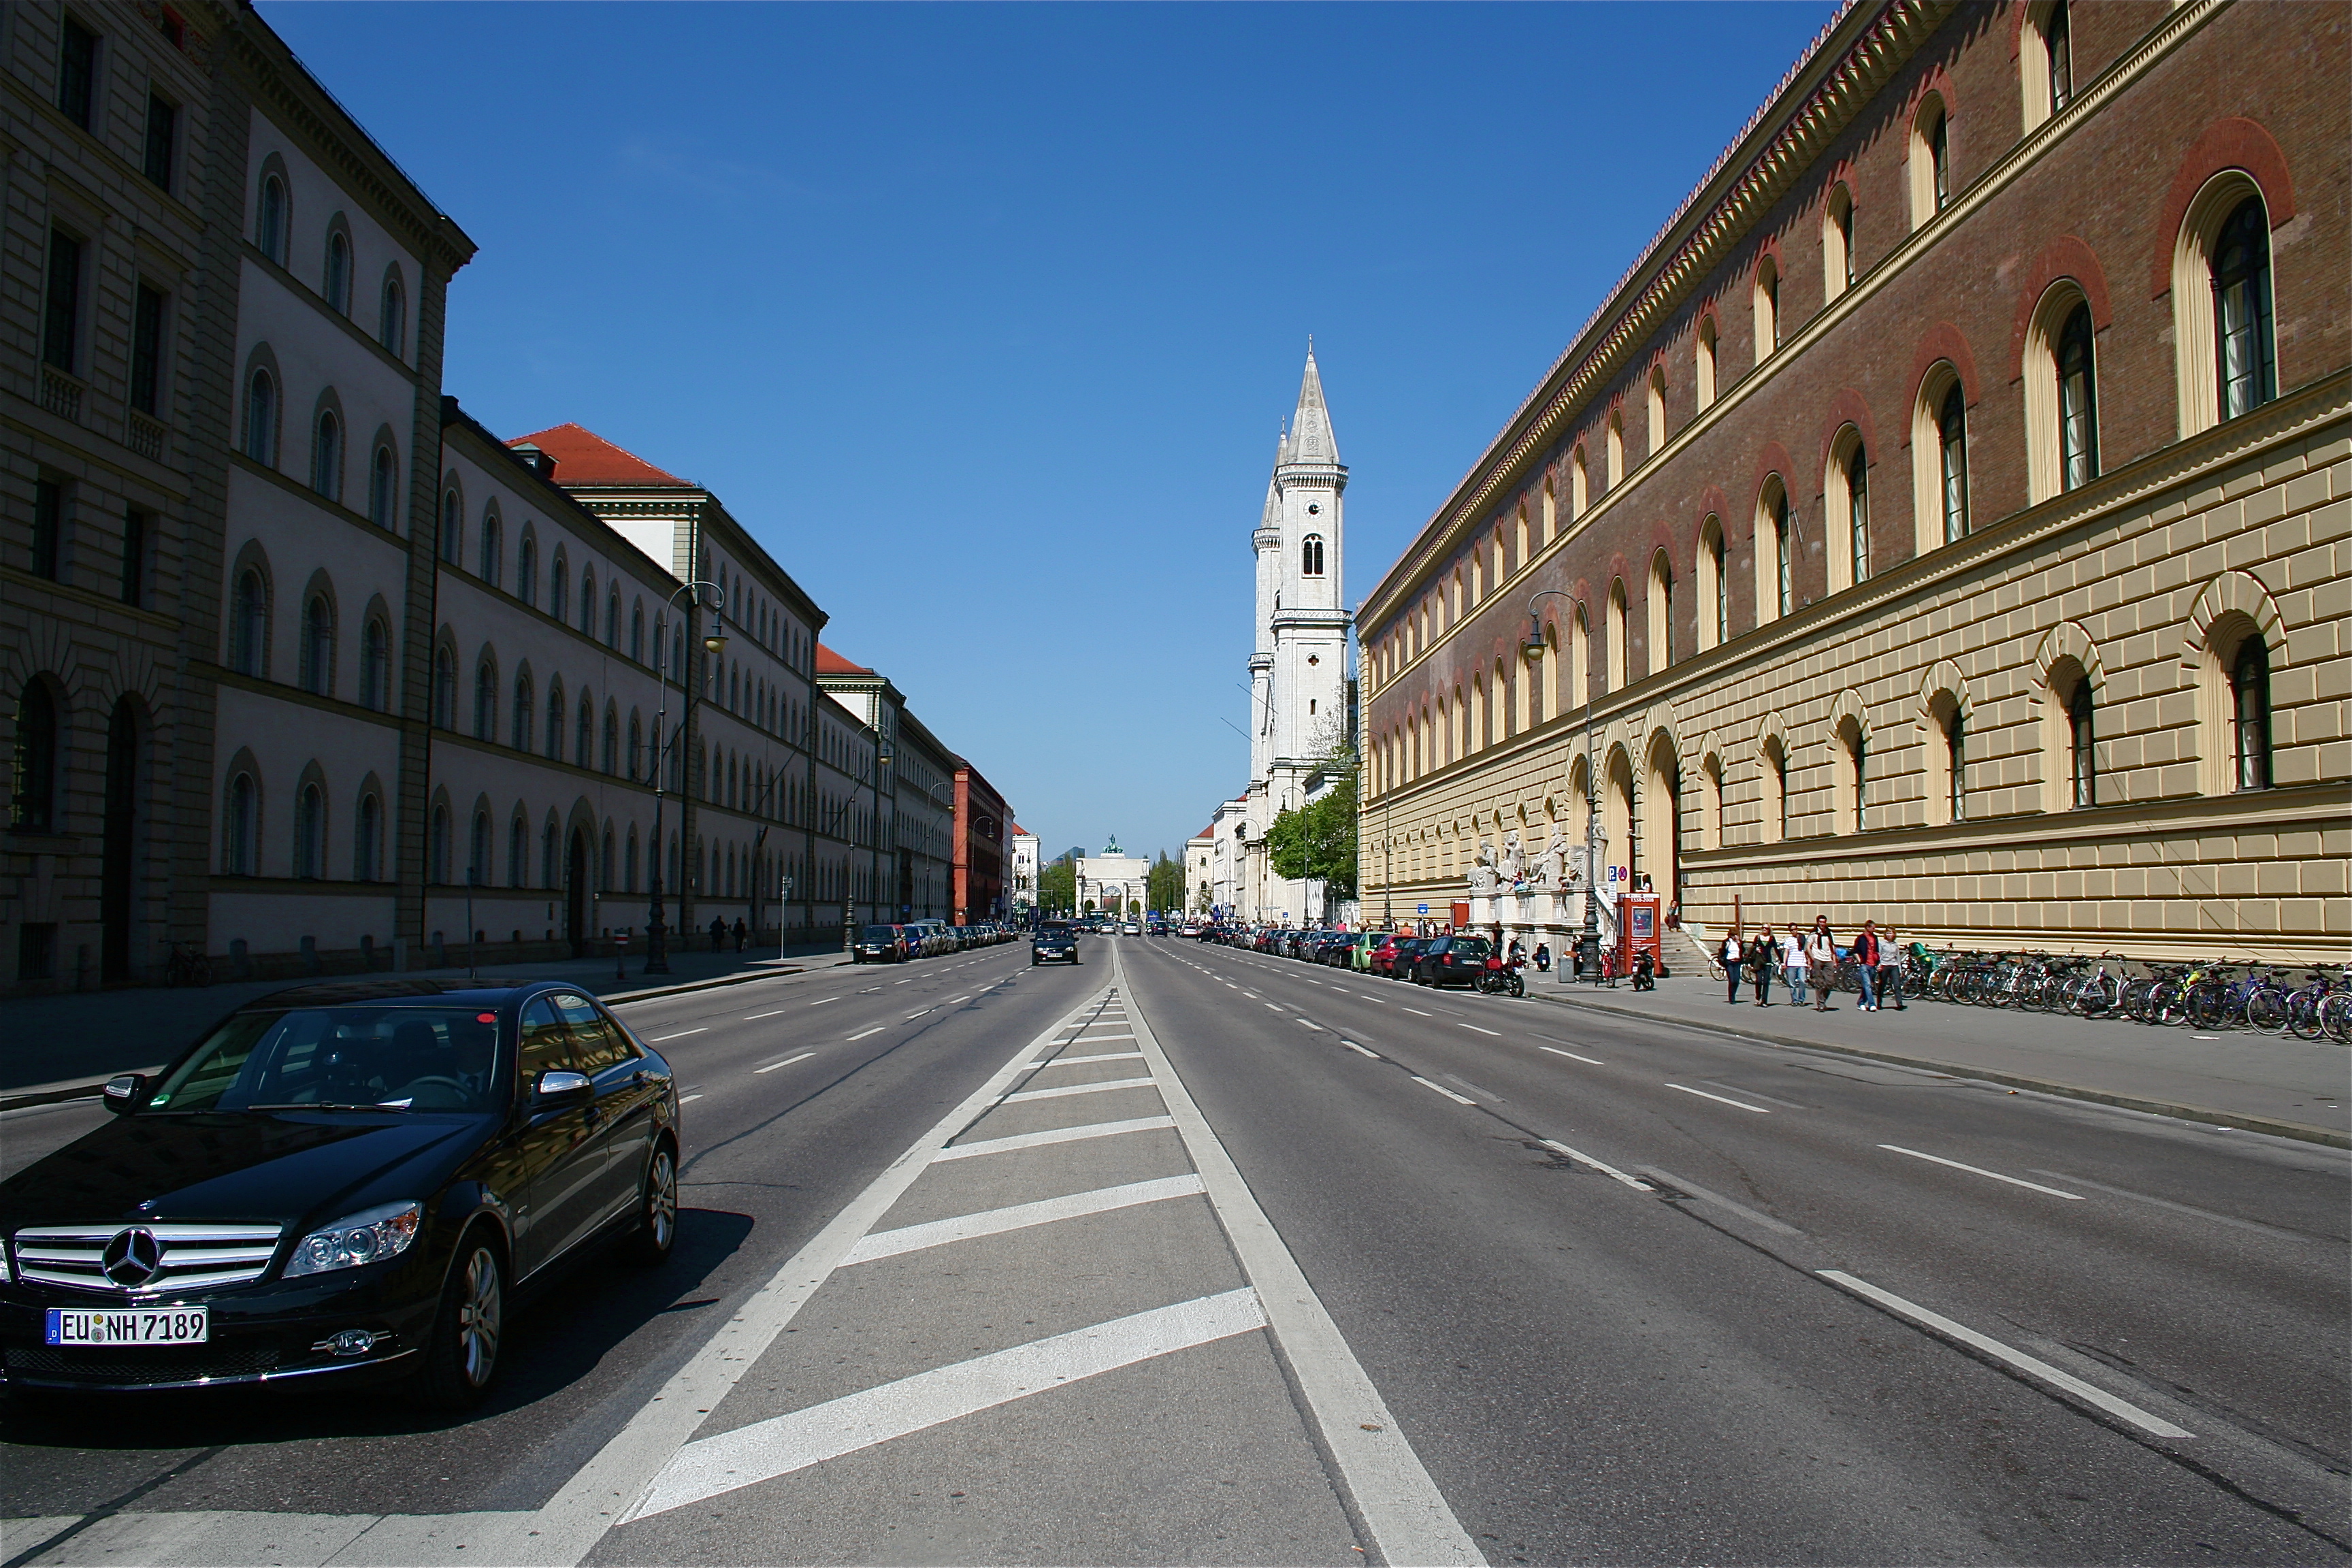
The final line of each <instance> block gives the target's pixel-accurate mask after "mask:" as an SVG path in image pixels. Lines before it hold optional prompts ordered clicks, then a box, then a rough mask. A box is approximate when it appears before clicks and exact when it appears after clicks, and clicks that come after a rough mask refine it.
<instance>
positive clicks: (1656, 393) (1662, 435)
mask: <svg viewBox="0 0 2352 1568" xmlns="http://www.w3.org/2000/svg"><path fill="white" fill-rule="evenodd" d="M1648 412H1649V421H1650V430H1649V438H1650V451H1651V452H1652V454H1655V453H1656V452H1657V451H1658V449H1659V448H1660V447H1664V445H1665V444H1666V373H1665V371H1664V368H1663V367H1661V366H1657V365H1652V366H1651V367H1650V396H1649V404H1648Z"/></svg>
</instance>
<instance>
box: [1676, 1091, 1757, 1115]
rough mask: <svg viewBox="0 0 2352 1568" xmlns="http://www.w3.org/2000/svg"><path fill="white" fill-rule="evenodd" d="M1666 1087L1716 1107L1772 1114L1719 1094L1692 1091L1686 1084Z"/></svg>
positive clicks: (1743, 1101) (1744, 1101)
mask: <svg viewBox="0 0 2352 1568" xmlns="http://www.w3.org/2000/svg"><path fill="white" fill-rule="evenodd" d="M1666 1087H1667V1088H1668V1089H1681V1090H1682V1091H1683V1092H1684V1093H1685V1094H1695V1095H1697V1096H1698V1097H1699V1098H1700V1099H1701V1100H1714V1101H1715V1102H1716V1103H1717V1104H1718V1105H1736V1106H1738V1107H1739V1109H1740V1110H1752V1111H1754V1112H1755V1113H1756V1114H1757V1115H1759V1116H1769V1115H1771V1114H1772V1113H1771V1112H1770V1111H1769V1110H1765V1109H1764V1108H1763V1107H1762V1106H1760V1105H1750V1104H1748V1102H1747V1101H1746V1100H1726V1099H1724V1098H1723V1096H1721V1095H1719V1094H1709V1093H1707V1091H1706V1090H1705V1089H1692V1088H1691V1087H1689V1086H1688V1085H1687V1084H1679V1083H1670V1084H1668V1085H1666Z"/></svg>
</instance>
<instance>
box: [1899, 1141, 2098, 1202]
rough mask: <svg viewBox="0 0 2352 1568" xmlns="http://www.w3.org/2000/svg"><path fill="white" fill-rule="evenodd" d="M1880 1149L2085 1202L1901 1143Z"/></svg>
mask: <svg viewBox="0 0 2352 1568" xmlns="http://www.w3.org/2000/svg"><path fill="white" fill-rule="evenodd" d="M1879 1147H1880V1148H1882V1149H1885V1150H1889V1151H1891V1152H1895V1153H1897V1154H1908V1155H1910V1156H1911V1157H1912V1158H1913V1159H1914V1160H1927V1161H1931V1162H1933V1163H1936V1164H1938V1165H1949V1166H1950V1167H1951V1168H1952V1169H1953V1170H1955V1171H1966V1172H1968V1173H1970V1174H1971V1175H1978V1176H1990V1177H1991V1178H1992V1179H1993V1180H1994V1181H1996V1182H2007V1183H2008V1184H2010V1185H2011V1186H2012V1187H2031V1188H2032V1190H2033V1191H2035V1192H2037V1193H2048V1194H2050V1195H2051V1196H2052V1197H2053V1198H2066V1199H2069V1200H2071V1201H2073V1202H2074V1203H2078V1204H2079V1203H2081V1202H2083V1201H2084V1199H2083V1194H2080V1193H2062V1192H2060V1191H2059V1190H2058V1189H2057V1188H2056V1187H2045V1186H2043V1185H2042V1184H2041V1183H2040V1182H2029V1181H2027V1180H2026V1179H2025V1178H2024V1177H2022V1176H2004V1175H2002V1174H2001V1173H2000V1172H1999V1171H1988V1170H1986V1169H1985V1168H1984V1167H1983V1166H1981V1165H1963V1164H1961V1163H1959V1162H1958V1160H1947V1159H1945V1158H1944V1157H1943V1156H1942V1155H1941V1154H1922V1153H1921V1152H1919V1151H1918V1150H1916V1149H1906V1148H1905V1147H1903V1145H1901V1144H1900V1143H1881V1144H1880V1145H1879Z"/></svg>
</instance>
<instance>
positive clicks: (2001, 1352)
mask: <svg viewBox="0 0 2352 1568" xmlns="http://www.w3.org/2000/svg"><path fill="white" fill-rule="evenodd" d="M1880 1146H1881V1147H1882V1148H1883V1147H1885V1145H1884V1144H1882V1145H1880ZM1815 1272H1817V1273H1818V1274H1820V1275H1821V1277H1822V1279H1827V1280H1829V1281H1830V1282H1831V1283H1832V1284H1834V1285H1841V1286H1843V1287H1844V1288H1845V1289H1848V1290H1851V1291H1853V1293H1854V1294H1855V1295H1857V1296H1860V1297H1862V1298H1863V1299H1864V1300H1868V1301H1874V1302H1876V1303H1877V1304H1878V1305H1880V1306H1882V1307H1884V1308H1885V1309H1886V1310H1888V1311H1890V1312H1895V1313H1897V1314H1899V1315H1901V1316H1903V1317H1906V1318H1908V1319H1910V1320H1911V1321H1913V1322H1915V1323H1924V1324H1926V1325H1927V1327H1929V1328H1931V1329H1933V1330H1935V1331H1937V1333H1939V1334H1944V1335H1947V1336H1948V1337H1950V1338H1952V1339H1956V1340H1958V1341H1959V1342H1961V1343H1962V1344H1965V1345H1973V1346H1975V1347H1976V1348H1977V1349H1978V1350H1980V1351H1982V1352H1985V1353H1986V1354H1988V1355H1991V1356H1998V1357H1999V1358H2000V1359H2001V1360H2002V1361H2005V1362H2007V1363H2009V1364H2010V1365H2011V1366H2013V1367H2015V1368H2017V1370H2018V1371H2020V1372H2022V1373H2031V1374H2032V1376H2035V1377H2038V1378H2040V1379H2042V1382H2044V1383H2049V1384H2056V1385H2057V1386H2058V1387H2060V1388H2063V1389H2064V1390H2065V1391H2066V1392H2067V1393H2069V1394H2073V1395H2074V1397H2075V1398H2077V1399H2080V1400H2084V1401H2085V1402H2086V1403H2088V1404H2092V1405H2097V1406H2098V1407H2099V1408H2100V1409H2102V1410H2104V1411H2105V1412H2106V1413H2107V1414H2108V1415H2120V1416H2122V1417H2123V1418H2124V1419H2125V1420H2126V1421H2128V1422H2130V1423H2131V1424H2132V1425H2133V1426H2137V1427H2139V1428H2141V1429H2142V1430H2143V1431H2147V1432H2152V1433H2154V1434H2155V1435H2156V1436H2159V1437H2193V1436H2196V1435H2197V1434H2195V1433H2194V1432H2189V1431H2184V1430H2183V1429H2181V1428H2180V1427H2179V1426H2174V1425H2173V1424H2172V1423H2171V1422H2169V1421H2166V1420H2162V1419H2160V1418H2158V1417H2157V1416H2154V1415H2149V1414H2148V1413H2147V1411H2145V1410H2142V1409H2141V1408H2140V1407H2139V1406H2138V1405H2134V1404H2132V1403H2131V1402H2130V1401H2128V1400H2124V1399H2118V1398H2116V1396H2115V1395H2114V1394H2109V1393H2108V1392H2107V1391H2106V1390H2105V1389H2104V1388H2101V1387H2098V1386H2097V1385H2096V1384H2088V1383H2084V1381H2083V1380H2082V1379H2081V1378H2079V1377H2076V1376H2074V1374H2073V1373H2065V1372H2061V1371H2059V1370H2058V1369H2057V1368H2056V1367H2054V1366H2052V1365H2051V1364H2050V1363H2048V1362H2046V1361H2042V1360H2041V1359H2040V1358H2038V1357H2035V1356H2030V1355H2027V1354H2026V1353H2025V1352H2023V1351H2021V1350H2017V1349H2015V1348H2013V1347H2011V1346H2009V1345H2005V1344H2003V1343H2001V1342H2000V1341H1999V1340H1996V1339H1993V1338H1990V1336H1988V1335H1985V1334H1980V1333H1979V1332H1977V1331H1975V1330H1974V1329H1971V1328H1969V1327H1968V1326H1967V1325H1966V1324H1964V1323H1956V1322H1954V1321H1952V1320H1951V1319H1949V1318H1947V1317H1945V1316H1944V1315H1943V1314H1942V1313H1940V1312H1931V1311H1929V1310H1927V1308H1925V1307H1922V1306H1920V1305H1918V1304H1917V1303H1916V1302H1913V1301H1906V1300H1904V1299H1903V1298H1902V1297H1900V1296H1897V1295H1896V1294H1895V1292H1894V1291H1892V1290H1882V1289H1879V1288H1878V1287H1877V1286H1875V1285H1873V1284H1872V1283H1871V1282H1870V1281H1869V1280H1867V1279H1855V1278H1854V1277H1853V1275H1851V1274H1848V1273H1846V1272H1845V1271H1844V1270H1843V1269H1841V1268H1822V1269H1817V1270H1815Z"/></svg>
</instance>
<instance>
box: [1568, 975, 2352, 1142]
mask: <svg viewBox="0 0 2352 1568" xmlns="http://www.w3.org/2000/svg"><path fill="white" fill-rule="evenodd" d="M1528 996H1529V997H1530V998H1531V999H1533V1000H1536V1001H1538V1002H1549V1003H1550V1004H1551V1005H1554V1006H1556V1007H1590V1008H1591V1009H1593V1010H1594V1011H1596V1012H1601V1013H1613V1014H1615V1015H1617V1016H1619V1017H1622V1018H1639V1019H1641V1020H1642V1021H1643V1023H1647V1024H1673V1025H1677V1026H1681V1027H1683V1028H1685V1029H1704V1030H1706V1032H1707V1033H1709V1034H1711V1035H1724V1036H1727V1037H1731V1038H1734V1039H1744V1040H1762V1041H1764V1042H1766V1043H1767V1044H1769V1045H1775V1046H1787V1047H1792V1048H1794V1049H1797V1050H1804V1051H1827V1052H1829V1053H1830V1054H1832V1056H1841V1057H1859V1058H1863V1059H1864V1060H1866V1061H1879V1062H1885V1063H1888V1064H1889V1065H1891V1066H1895V1067H1906V1068H1933V1069H1934V1070H1936V1071H1937V1072H1942V1073H1949V1074H1951V1075H1952V1076H1953V1077H1955V1078H1963V1079H1977V1080H1979V1081H1980V1082H1984V1083H1997V1084H2000V1085H2002V1086H2003V1087H2004V1088H2008V1089H2032V1090H2033V1091H2035V1092H2037V1093H2041V1094H2054V1095H2057V1096H2059V1097H2060V1098H2062V1099H2065V1100H2089V1101H2090V1102H2092V1103H2093V1104H2095V1105H2112V1106H2114V1107H2115V1108H2116V1109H2117V1110H2137V1111H2142V1112H2144V1113H2146V1114H2147V1115H2150V1116H2169V1117H2171V1118H2173V1119H2175V1120H2176V1121H2201V1122H2204V1123H2206V1124H2207V1125H2208V1126H2213V1127H2234V1128H2236V1129H2237V1130H2238V1131H2241V1132H2266V1133H2268V1134H2270V1135H2271V1136H2272V1137H2273V1138H2292V1139H2294V1140H2295V1141H2296V1142H2302V1143H2324V1144H2326V1145H2327V1146H2328V1147H2329V1148H2331V1149H2352V1134H2347V1133H2342V1132H2338V1131H2336V1130H2335V1129H2333V1128H2329V1127H2314V1126H2311V1125H2310V1124H2309V1123H2307V1122H2302V1121H2282V1120H2280V1119H2279V1118H2277V1117H2271V1116H2248V1115H2244V1114H2242V1113H2241V1112H2238V1111H2234V1110H2212V1109H2210V1107H2207V1106H2202V1105H2182V1104H2179V1103H2177V1102H2175V1101H2172V1100H2143V1099H2141V1098H2139V1097H2138V1096H2137V1095H2129V1094H2116V1093H2112V1092H2110V1091H2109V1090H2106V1089H2089V1088H2085V1087H2084V1085H2082V1084H2078V1083H2061V1082H2060V1081H2058V1080H2057V1079H2047V1078H2029V1077H2027V1076H2026V1075H2024V1074H2022V1073H2003V1072H1991V1071H1988V1070H1987V1069H1985V1068H1977V1067H1969V1066H1966V1065H1964V1064H1962V1063H1958V1062H1945V1061H1937V1060H1936V1059H1935V1058H1932V1057H1906V1056H1903V1055H1901V1054H1899V1053H1897V1052H1895V1051H1872V1050H1864V1048H1863V1047H1860V1046H1841V1045H1837V1044H1835V1043H1833V1042H1832V1041H1827V1040H1807V1039H1800V1038H1797V1037H1792V1036H1789V1035H1775V1034H1769V1033H1768V1032H1766V1031H1764V1030H1762V1029H1735V1028H1732V1027H1730V1026H1727V1025H1723V1024H1708V1023H1704V1022H1701V1021H1700V1020H1698V1019H1696V1018H1671V1017H1661V1016H1659V1015H1657V1014H1655V1013H1642V1012H1636V1011H1635V1010H1634V1009H1633V1008H1631V1007H1616V1006H1612V1005H1609V1004H1608V1003H1606V1002H1596V1001H1591V1000H1588V999H1586V998H1583V997H1568V996H1547V995H1544V994H1541V993H1540V992H1537V991H1533V990H1530V991H1529V992H1528Z"/></svg>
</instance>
